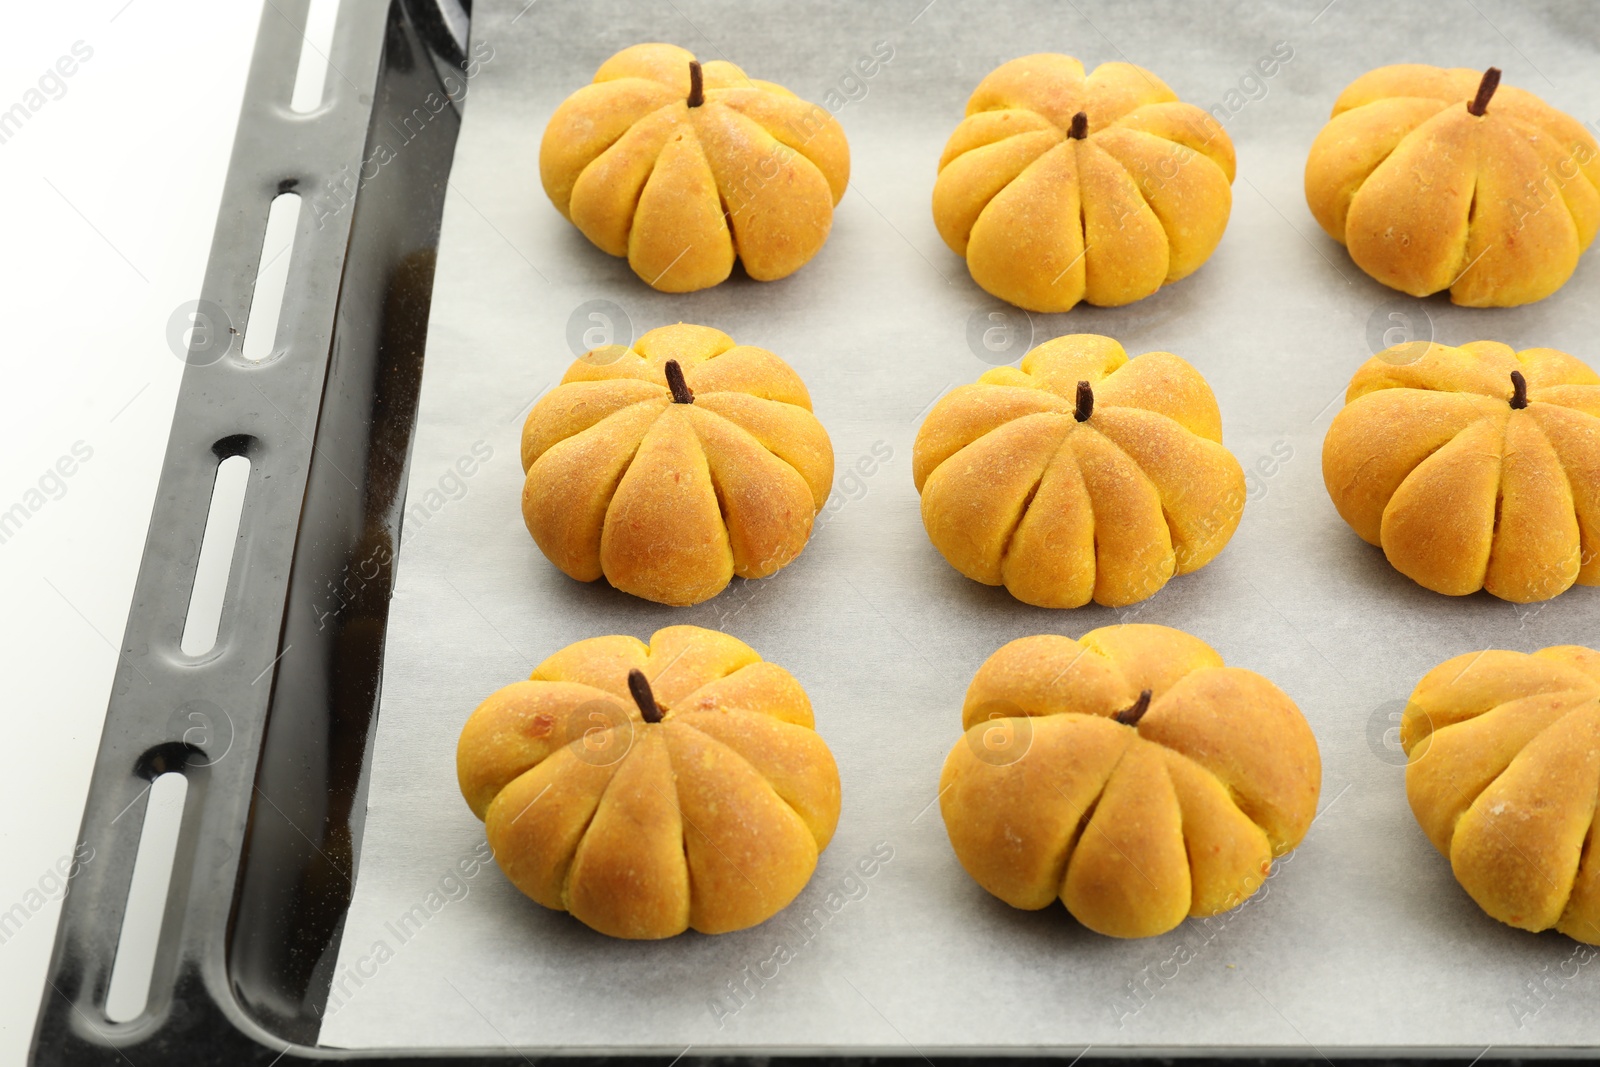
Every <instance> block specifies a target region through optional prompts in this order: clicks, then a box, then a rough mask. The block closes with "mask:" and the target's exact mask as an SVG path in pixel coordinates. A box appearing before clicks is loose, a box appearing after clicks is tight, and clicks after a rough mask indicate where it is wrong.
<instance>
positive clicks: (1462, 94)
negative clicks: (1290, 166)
mask: <svg viewBox="0 0 1600 1067" xmlns="http://www.w3.org/2000/svg"><path fill="white" fill-rule="evenodd" d="M1484 78H1485V74H1484V72H1482V71H1476V70H1466V69H1461V68H1456V69H1452V70H1446V69H1443V68H1440V67H1430V66H1424V65H1422V64H1413V63H1407V64H1400V65H1397V66H1391V67H1379V68H1378V69H1377V70H1373V71H1369V72H1368V73H1366V74H1363V75H1362V76H1361V77H1359V78H1357V79H1356V80H1355V81H1354V82H1352V83H1350V86H1349V87H1348V88H1347V89H1345V91H1344V92H1343V93H1341V94H1339V99H1338V100H1337V101H1336V102H1335V103H1334V105H1333V117H1332V119H1330V121H1329V122H1328V124H1327V125H1326V126H1324V127H1323V128H1322V132H1321V133H1319V134H1318V135H1317V139H1316V141H1315V142H1314V143H1313V144H1312V146H1311V154H1310V156H1309V157H1308V158H1307V159H1306V175H1305V186H1306V203H1307V204H1309V205H1310V207H1311V213H1312V214H1313V215H1315V216H1316V218H1317V222H1319V223H1320V224H1321V225H1322V228H1323V229H1324V230H1326V231H1327V232H1328V235H1329V236H1330V237H1332V238H1333V239H1334V240H1336V241H1338V242H1339V243H1340V244H1342V245H1345V246H1346V247H1347V248H1348V249H1349V250H1350V258H1351V259H1353V260H1355V262H1356V265H1357V266H1359V267H1360V268H1361V269H1362V270H1364V271H1366V272H1367V273H1368V274H1370V275H1372V277H1374V278H1376V279H1377V280H1378V281H1380V282H1382V283H1383V284H1384V285H1387V286H1390V287H1392V288H1395V289H1399V290H1401V291H1402V292H1406V293H1410V294H1411V295H1413V296H1427V295H1428V294H1430V293H1437V292H1439V291H1440V290H1442V289H1449V290H1450V299H1451V300H1452V301H1454V302H1455V303H1457V304H1464V305H1467V306H1468V307H1510V306H1513V305H1516V304H1526V303H1530V302H1531V301H1534V300H1542V299H1544V298H1545V297H1547V296H1549V295H1550V294H1551V293H1553V292H1555V291H1556V290H1557V289H1559V288H1561V286H1562V285H1564V284H1565V283H1566V280H1567V279H1568V278H1569V277H1571V276H1572V272H1573V270H1574V269H1575V268H1576V267H1577V264H1578V257H1579V255H1581V254H1582V252H1583V250H1584V249H1586V248H1588V247H1589V243H1590V242H1591V241H1593V240H1594V235H1595V230H1596V228H1597V227H1600V146H1597V145H1596V144H1595V140H1594V138H1593V137H1591V136H1590V135H1589V133H1588V131H1586V130H1585V129H1584V128H1583V126H1582V125H1581V124H1579V123H1578V122H1577V120H1575V119H1573V118H1572V117H1571V116H1569V115H1565V114H1563V113H1561V112H1560V111H1557V110H1556V109H1555V108H1553V107H1551V106H1549V105H1548V104H1546V103H1545V102H1544V101H1542V100H1540V99H1539V98H1538V97H1536V96H1534V95H1533V94H1532V93H1529V92H1527V91H1525V90H1522V89H1517V88H1514V87H1511V86H1500V87H1498V88H1497V86H1498V78H1499V72H1498V71H1494V72H1493V80H1494V82H1495V84H1494V85H1490V86H1488V87H1487V90H1486V91H1487V93H1488V94H1489V99H1488V101H1487V103H1486V104H1485V105H1484V107H1483V109H1482V114H1473V113H1472V112H1471V110H1470V108H1471V107H1472V106H1474V103H1475V101H1476V100H1477V99H1478V95H1479V90H1480V86H1483V84H1484Z"/></svg>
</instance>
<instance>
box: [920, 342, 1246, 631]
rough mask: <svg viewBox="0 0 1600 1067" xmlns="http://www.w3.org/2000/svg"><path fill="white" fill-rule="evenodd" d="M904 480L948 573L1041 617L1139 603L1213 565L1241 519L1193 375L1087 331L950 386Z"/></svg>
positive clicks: (1218, 429) (1173, 362)
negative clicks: (1000, 589)
mask: <svg viewBox="0 0 1600 1067" xmlns="http://www.w3.org/2000/svg"><path fill="white" fill-rule="evenodd" d="M1083 383H1087V389H1088V392H1089V396H1088V400H1089V405H1088V406H1089V407H1090V409H1091V410H1090V412H1089V416H1088V418H1087V419H1085V420H1081V421H1080V419H1079V418H1078V416H1079V415H1080V414H1081V413H1082V411H1083V404H1082V402H1081V401H1080V393H1081V390H1082V388H1083ZM912 476H913V477H914V478H915V479H916V485H917V490H918V491H919V492H920V493H921V494H922V524H923V526H924V527H926V528H927V531H928V536H929V538H930V539H932V541H933V544H934V547H935V548H937V549H938V550H939V553H940V554H941V555H942V556H944V558H945V559H946V560H947V561H949V563H950V565H951V566H953V567H955V568H956V570H958V571H960V572H961V573H962V574H964V575H966V576H967V577H968V578H972V579H974V580H975V581H979V582H983V583H984V584H985V585H1004V586H1005V587H1006V588H1007V589H1008V590H1010V592H1011V595H1012V596H1015V597H1016V598H1017V599H1018V600H1021V601H1023V602H1025V603H1028V604H1034V605H1037V606H1039V607H1047V608H1076V607H1081V606H1083V605H1084V604H1087V603H1088V602H1089V601H1090V599H1093V600H1094V601H1095V602H1096V603H1099V604H1106V605H1110V606H1113V607H1115V606H1120V605H1123V604H1131V603H1133V602H1134V601H1137V600H1143V599H1144V598H1145V597H1148V596H1151V595H1152V594H1154V593H1155V592H1157V591H1158V590H1159V589H1161V587H1162V586H1164V585H1166V583H1167V580H1168V579H1169V578H1171V577H1172V576H1173V575H1174V574H1188V573H1189V572H1190V571H1195V570H1199V569H1200V568H1201V567H1203V566H1205V565H1206V564H1207V563H1209V562H1211V560H1212V558H1213V557H1215V556H1216V554H1217V553H1218V552H1221V551H1222V548H1223V546H1224V545H1226V544H1227V543H1228V539H1229V538H1230V537H1232V536H1233V531H1234V529H1235V528H1236V527H1237V526H1238V525H1239V517H1240V516H1241V515H1242V514H1243V512H1244V499H1245V489H1244V472H1243V471H1242V470H1241V469H1240V467H1239V461H1238V460H1236V459H1234V458H1233V455H1232V453H1230V452H1229V451H1228V450H1227V449H1226V448H1223V447H1222V415H1221V413H1220V412H1219V411H1218V410H1217V401H1216V398H1215V397H1214V396H1213V395H1212V393H1211V387H1210V386H1208V385H1207V384H1206V382H1205V379H1204V378H1202V377H1200V372H1199V371H1197V370H1195V369H1194V368H1193V367H1191V366H1190V365H1189V364H1188V363H1186V362H1184V361H1183V360H1182V359H1179V358H1178V357H1177V356H1175V355H1173V354H1172V353H1170V352H1147V353H1145V354H1144V355H1142V356H1139V357H1137V358H1135V359H1131V360H1130V359H1129V358H1128V355H1127V353H1126V352H1124V351H1123V349H1122V346H1121V345H1119V344H1117V342H1115V341H1113V340H1112V339H1111V338H1109V337H1099V336H1096V335H1094V334H1073V335H1069V336H1066V337H1058V338H1056V339H1055V340H1053V341H1047V342H1046V343H1044V344H1042V345H1039V346H1038V347H1037V348H1035V349H1033V350H1032V351H1031V352H1029V353H1028V354H1027V355H1026V356H1024V357H1023V359H1022V366H1021V369H1020V370H1019V369H1018V368H1015V367H996V368H995V369H993V370H990V371H986V372H985V373H984V374H983V376H982V377H980V378H979V379H978V381H977V382H976V383H975V384H973V385H963V386H959V387H957V388H955V389H953V390H951V391H950V392H949V393H948V394H947V395H946V396H944V397H943V398H942V399H941V400H940V401H939V402H938V403H937V404H935V405H934V407H933V410H932V411H930V412H929V413H928V417H927V419H926V420H925V421H924V422H923V424H922V428H921V429H920V430H918V431H917V441H916V445H915V447H914V449H913V454H912Z"/></svg>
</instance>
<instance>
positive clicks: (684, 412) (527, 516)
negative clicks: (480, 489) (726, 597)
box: [522, 324, 833, 606]
mask: <svg viewBox="0 0 1600 1067" xmlns="http://www.w3.org/2000/svg"><path fill="white" fill-rule="evenodd" d="M672 366H676V367H677V368H678V369H679V371H680V372H681V374H682V376H683V380H684V382H685V384H686V385H687V386H688V389H689V391H690V393H691V394H692V399H690V400H689V401H688V402H680V401H677V400H675V399H674V394H673V392H672V389H671V387H670V386H669V384H668V377H669V371H670V369H671V367H672ZM522 469H523V470H524V471H526V472H527V481H526V482H525V483H524V484H523V490H522V516H523V519H524V520H525V521H526V522H527V524H528V531H529V532H530V533H532V534H533V539H534V541H536V542H537V543H538V545H539V548H540V550H541V551H543V552H544V554H545V555H546V556H548V557H549V558H550V562H552V563H554V564H555V565H556V566H557V567H559V568H561V570H562V571H564V572H565V573H567V574H569V575H571V576H572V577H574V578H576V579H578V580H579V581H581V582H592V581H594V580H595V579H597V578H599V577H601V576H602V575H604V576H605V579H606V580H607V581H608V582H610V583H611V584H612V585H614V586H616V587H617V588H618V589H621V590H622V591H623V592H626V593H632V594H634V595H635V596H641V597H644V598H645V599H646V600H654V601H656V602H658V603H661V604H674V605H679V606H682V605H688V604H698V603H700V601H702V600H706V599H709V598H710V597H713V596H716V595H717V594H718V593H720V592H722V590H723V589H724V588H726V587H727V585H728V582H729V580H730V579H731V578H732V577H733V576H734V575H735V574H737V575H738V576H739V577H741V578H765V577H767V576H768V575H770V574H773V573H775V572H776V571H777V570H778V568H780V567H782V566H784V565H785V564H787V563H788V562H789V561H790V560H792V559H794V558H795V557H796V556H798V555H799V554H800V550H801V549H802V548H804V547H805V544H806V539H807V538H808V537H810V536H811V523H812V520H813V519H815V518H816V514H817V512H818V511H820V510H821V509H822V505H823V504H824V503H826V502H827V499H828V492H829V490H830V488H831V487H832V485H833V446H832V444H830V443H829V441H828V432H827V431H826V430H824V429H823V428H822V424H821V423H820V422H818V421H817V418H816V416H815V415H813V414H811V397H810V395H809V394H808V393H807V392H806V387H805V383H804V382H802V381H801V380H800V376H799V375H797V374H795V372H794V371H793V370H792V369H791V368H790V367H789V365H788V364H787V363H785V362H783V360H781V359H779V358H778V357H777V356H775V355H773V354H772V353H771V352H768V351H766V350H765V349H761V348H752V347H750V346H749V345H735V344H734V343H733V339H732V338H731V337H729V336H728V335H727V334H725V333H722V332H720V331H718V330H713V329H710V328H709V327H705V326H688V325H683V324H679V325H677V326H663V327H661V328H660V329H657V330H651V331H650V332H649V333H647V334H645V335H644V336H643V337H641V338H639V340H638V341H637V342H635V343H634V345H633V347H632V348H623V347H622V346H621V345H609V346H607V347H605V348H597V349H595V350H594V351H592V352H590V353H588V354H587V355H585V356H584V357H583V358H582V359H579V360H578V361H577V362H575V363H573V364H572V366H571V367H570V368H569V369H568V370H567V373H566V376H565V377H563V378H562V379H561V384H560V385H558V386H557V387H556V388H554V389H552V390H551V391H550V392H549V393H547V394H546V395H545V396H544V397H543V398H542V399H541V400H540V401H539V402H538V403H537V404H535V405H534V407H533V410H532V411H531V412H529V413H528V420H527V422H526V423H525V424H524V426H523V428H522Z"/></svg>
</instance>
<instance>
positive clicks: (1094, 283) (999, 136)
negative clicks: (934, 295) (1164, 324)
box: [933, 53, 1234, 311]
mask: <svg viewBox="0 0 1600 1067" xmlns="http://www.w3.org/2000/svg"><path fill="white" fill-rule="evenodd" d="M1080 113H1081V115H1082V116H1083V117H1082V118H1081V119H1077V120H1076V125H1075V119H1076V117H1077V116H1079V115H1080ZM1233 173H1234V156H1233V142H1232V141H1231V140H1229V138H1228V134H1227V132H1226V131H1224V130H1223V128H1222V126H1221V125H1219V124H1218V123H1217V121H1216V120H1215V119H1214V118H1212V117H1211V116H1210V115H1209V114H1207V113H1206V112H1205V111H1203V110H1201V109H1200V108H1198V107H1195V106H1194V105H1192V104H1185V103H1181V102H1179V100H1178V97H1177V94H1176V93H1174V92H1173V91H1172V90H1171V89H1169V88H1168V87H1167V86H1166V85H1165V84H1164V83H1163V82H1162V81H1161V79H1159V78H1157V77H1156V76H1155V75H1154V74H1151V73H1150V72H1149V71H1147V70H1144V69H1142V68H1140V67H1136V66H1133V65H1132V64H1129V63H1102V64H1101V65H1100V66H1098V67H1096V68H1095V70H1094V72H1093V73H1092V74H1089V75H1087V76H1085V75H1084V72H1083V64H1081V63H1079V62H1078V61H1077V60H1076V59H1073V58H1072V57H1071V56H1064V55H1055V54H1048V53H1046V54H1040V55H1032V56H1023V57H1022V58H1021V59H1013V60H1012V61H1011V62H1009V63H1003V64H1001V65H1000V66H998V67H996V68H995V69H994V70H993V71H991V72H990V73H989V75H988V76H987V77H985V78H984V79H983V81H981V82H979V83H978V87H977V89H975V90H974V91H973V93H972V97H971V98H970V99H969V100H968V101H967V117H966V118H965V119H964V120H963V121H962V123H961V125H959V126H957V127H956V129H955V132H954V133H952V134H951V135H950V140H949V142H948V143H946V145H945V149H944V154H943V155H942V156H941V157H940V158H939V178H938V181H937V182H936V183H935V184H934V187H933V221H934V224H935V225H936V226H938V228H939V234H940V236H942V237H943V238H944V242H945V244H947V245H949V246H950V250H951V251H953V252H955V253H956V254H957V255H961V256H965V257H966V260H967V269H968V270H969V271H970V272H971V273H972V280H973V281H975V282H977V283H978V284H979V285H980V286H982V287H983V288H984V289H985V290H986V291H988V292H990V293H992V294H994V295H995V296H997V297H999V298H1000V299H1002V300H1006V301H1009V302H1010V303H1013V304H1016V305H1017V306H1018V307H1023V308H1027V309H1028V310H1029V311H1066V310H1068V309H1069V308H1071V307H1072V306H1073V305H1075V304H1076V303H1077V302H1078V301H1080V300H1087V301H1089V303H1091V304H1099V305H1102V306H1116V305H1121V304H1127V303H1131V302H1132V301H1135V300H1139V299H1142V298H1143V297H1147V296H1149V295H1150V294H1151V293H1153V292H1155V291H1156V290H1157V289H1159V288H1160V287H1161V286H1163V285H1165V284H1166V283H1168V282H1175V281H1177V280H1178V279H1180V278H1184V277H1187V276H1188V275H1190V274H1191V273H1193V272H1194V271H1195V270H1196V269H1198V268H1199V266H1200V264H1202V263H1204V262H1205V261H1206V260H1207V259H1208V258H1210V256H1211V253H1212V252H1213V251H1214V250H1215V249H1216V247H1217V243H1218V242H1219V241H1221V240H1222V231H1223V230H1224V229H1225V228H1226V227H1227V225H1228V213H1229V211H1230V210H1232V206H1233V191H1232V189H1231V188H1230V186H1231V184H1232V182H1233Z"/></svg>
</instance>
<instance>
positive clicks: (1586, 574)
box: [1322, 341, 1600, 603]
mask: <svg viewBox="0 0 1600 1067" xmlns="http://www.w3.org/2000/svg"><path fill="white" fill-rule="evenodd" d="M1516 378H1520V379H1521V380H1522V381H1523V383H1524V385H1525V387H1526V401H1525V404H1524V406H1522V407H1518V406H1517V404H1518V402H1519V397H1518V395H1517V389H1518V386H1517V384H1516V381H1515V379H1516ZM1322 479H1323V482H1324V483H1325V484H1326V485H1327V487H1328V495H1329V496H1331V497H1332V498H1333V505H1334V507H1336V508H1338V509H1339V514H1340V515H1342V516H1343V517H1344V520H1345V521H1346V522H1348V523H1349V524H1350V527H1351V529H1353V530H1355V532H1356V533H1358V534H1360V535H1361V536H1362V537H1363V538H1364V539H1365V540H1367V541H1369V542H1371V543H1372V544H1374V545H1380V546H1382V548H1383V553H1384V555H1385V556H1387V557H1388V558H1389V562H1390V563H1391V564H1393V565H1394V568H1395V569H1396V570H1398V571H1399V572H1400V573H1401V574H1404V575H1405V576H1406V577H1408V578H1410V579H1412V580H1413V581H1415V582H1417V583H1418V584H1419V585H1422V586H1424V587H1426V588H1428V589H1432V590H1433V591H1434V592H1436V593H1446V594H1449V595H1451V596H1464V595H1465V594H1467V593H1473V592H1476V591H1477V590H1479V589H1487V590H1488V591H1489V592H1491V593H1493V594H1494V595H1495V596H1497V597H1500V598H1501V599H1503V600H1511V601H1515V602H1517V603H1527V602H1529V601H1533V600H1548V599H1549V598H1551V597H1553V596H1556V595H1557V594H1559V593H1563V592H1565V591H1566V590H1567V589H1568V588H1570V587H1571V586H1572V584H1573V583H1574V582H1580V583H1582V584H1584V585H1600V375H1596V374H1595V373H1594V371H1592V370H1590V369H1589V368H1588V367H1587V366H1586V365H1584V364H1583V363H1582V362H1581V361H1579V360H1577V359H1574V358H1573V357H1571V356H1569V355H1567V354H1566V353H1565V352H1557V351H1556V350H1555V349H1553V348H1529V349H1526V350H1524V351H1521V352H1514V351H1512V350H1511V348H1509V347H1508V346H1506V345H1503V344H1500V343H1499V342H1496V341H1474V342H1472V343H1471V344H1466V345H1462V346H1461V347H1460V348H1451V347H1449V346H1447V345H1439V344H1421V343H1416V344H1413V345H1397V346H1396V347H1394V348H1391V349H1388V350H1386V351H1384V352H1381V353H1379V354H1378V355H1377V356H1375V357H1374V358H1372V359H1370V360H1368V361H1367V362H1366V363H1364V364H1363V365H1362V367H1361V369H1360V370H1358V371H1356V375H1355V377H1354V378H1352V379H1351V381H1350V388H1349V389H1348V391H1347V392H1346V393H1345V406H1344V408H1343V410H1341V411H1340V412H1339V414H1338V415H1336V416H1335V417H1334V420H1333V424H1332V425H1331V426H1329V427H1328V434H1327V436H1326V437H1325V438H1324V439H1323V442H1322Z"/></svg>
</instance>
